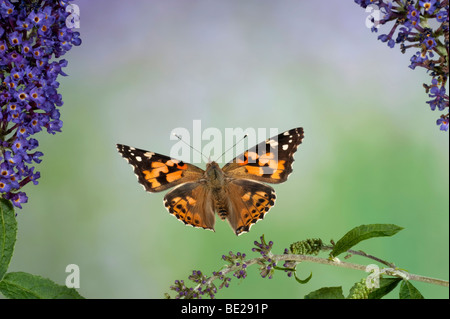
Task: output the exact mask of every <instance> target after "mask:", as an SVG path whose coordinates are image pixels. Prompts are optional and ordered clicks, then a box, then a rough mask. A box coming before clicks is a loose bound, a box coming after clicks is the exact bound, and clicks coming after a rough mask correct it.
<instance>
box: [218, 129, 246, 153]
mask: <svg viewBox="0 0 450 319" xmlns="http://www.w3.org/2000/svg"><path fill="white" fill-rule="evenodd" d="M246 137H247V134H245V135H244V136H243V137H242V138H241V139H240V140H239V141H237V142H236V143H234V145H233V146H231V147H230V148H229V149H227V150H226V151H225V152H223V153H222V155H220V156H219V158H221V157H222V156H224V155H225V154H226V153H227V152H228V151H229V150H231V149H232V148H234V147H235V146H236V144H238V143H240V142H241V141H242V140H243V139H244V138H246ZM219 158H218V159H219Z"/></svg>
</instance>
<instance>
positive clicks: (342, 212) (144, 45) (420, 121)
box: [10, 0, 449, 298]
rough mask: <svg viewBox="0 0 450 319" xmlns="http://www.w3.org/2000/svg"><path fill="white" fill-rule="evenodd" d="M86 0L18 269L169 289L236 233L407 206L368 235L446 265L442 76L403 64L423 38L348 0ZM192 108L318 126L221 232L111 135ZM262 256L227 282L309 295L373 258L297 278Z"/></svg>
mask: <svg viewBox="0 0 450 319" xmlns="http://www.w3.org/2000/svg"><path fill="white" fill-rule="evenodd" d="M75 3H76V4H78V5H79V7H80V12H81V28H80V29H79V31H80V32H81V37H82V40H83V44H82V45H81V46H80V47H74V48H73V49H72V50H71V51H70V52H69V53H68V54H67V55H66V56H64V58H66V59H67V60H68V61H69V65H68V67H67V68H66V69H65V72H66V73H68V74H69V76H68V77H65V78H61V79H60V82H61V87H60V93H61V94H62V95H63V100H64V101H65V104H64V106H63V107H62V108H61V113H62V120H63V121H64V127H63V132H62V133H60V134H57V135H54V136H50V135H46V134H45V133H40V135H38V136H37V138H38V139H39V143H40V147H39V150H40V151H42V152H44V154H45V155H44V157H43V162H42V163H41V164H39V165H38V167H37V168H38V170H39V171H40V172H41V176H42V177H41V179H40V180H39V185H38V186H33V185H27V186H26V188H25V189H24V191H26V192H27V194H28V196H29V202H28V204H26V205H24V208H23V209H22V210H17V214H18V215H17V219H18V223H19V235H18V242H17V245H16V248H15V255H14V258H13V260H12V263H11V266H10V271H27V272H30V273H33V274H39V275H42V276H44V277H49V278H51V279H52V280H54V281H56V282H58V283H60V284H64V282H65V278H66V276H67V275H68V274H67V273H65V268H66V265H68V264H72V263H74V264H77V265H78V266H79V267H80V271H81V288H80V289H79V291H80V293H81V294H82V295H83V296H85V297H87V298H161V297H163V293H164V292H168V291H169V286H170V285H172V284H173V282H174V280H176V279H186V278H187V276H188V275H189V274H190V273H191V271H192V270H193V269H200V270H202V271H203V272H204V273H206V274H210V273H211V272H212V271H214V270H218V269H219V268H220V267H221V266H222V265H223V262H222V260H221V256H222V255H223V254H227V253H228V251H230V250H231V251H233V252H237V251H240V252H246V253H247V255H248V256H249V257H256V254H255V253H252V252H251V248H252V246H253V241H254V240H257V239H259V237H260V236H261V235H262V234H265V237H266V239H267V240H272V241H274V243H275V244H274V252H276V253H282V252H283V250H284V248H286V247H288V246H289V245H290V244H291V243H292V242H295V241H298V240H302V239H306V238H310V237H320V238H322V239H323V240H324V241H329V240H330V239H335V240H337V239H339V238H340V237H341V236H342V235H343V234H344V233H346V232H347V231H348V230H350V229H351V228H353V227H355V226H358V225H361V224H369V223H394V224H397V225H399V226H402V227H404V228H405V229H404V230H402V231H401V232H400V233H399V234H397V235H396V236H394V237H392V238H382V239H373V240H370V241H367V242H363V243H361V244H360V245H358V246H356V248H357V249H362V250H364V251H365V252H367V253H370V254H373V255H376V256H378V257H381V258H383V259H386V260H388V261H391V262H393V263H395V264H396V265H397V266H399V267H401V268H405V269H407V270H408V271H410V272H412V273H416V274H421V275H426V276H431V277H437V278H442V279H447V280H448V273H449V267H448V261H449V256H448V251H449V248H448V243H449V232H448V228H449V227H448V226H449V220H448V215H449V197H448V192H449V183H448V177H449V168H448V161H449V150H448V133H443V132H440V131H439V129H438V127H437V126H436V125H435V121H436V119H437V118H438V116H439V114H438V113H433V112H431V111H430V110H429V107H428V106H427V104H426V103H425V101H426V100H427V99H428V98H427V96H426V94H425V92H424V89H423V87H422V83H429V82H430V77H429V76H427V75H426V74H425V71H424V70H420V69H417V70H415V71H412V70H411V69H409V68H408V65H409V58H410V56H411V55H412V54H414V53H415V52H413V51H408V52H407V53H406V54H401V53H400V50H399V49H398V48H395V49H389V48H388V47H387V46H386V45H385V44H382V43H381V42H380V41H378V40H377V39H376V38H377V36H378V34H374V33H371V32H370V30H369V29H367V28H366V27H365V18H366V16H367V15H368V14H367V13H365V12H364V10H363V9H361V8H360V7H359V6H358V5H356V4H355V3H354V2H353V1H350V0H349V1H314V2H312V1H297V0H295V1H294V0H282V1H269V0H249V1H239V0H232V1H206V0H205V1H183V0H170V1H143V0H140V1H117V0H115V1H111V0H110V1H105V0H96V1H87V0H83V1H81V0H79V1H75ZM389 30H390V28H389V27H384V28H382V29H381V31H380V33H387V32H389ZM196 119H199V120H201V121H202V127H203V128H204V129H205V128H207V127H216V128H218V129H220V130H221V131H222V132H223V131H224V130H225V128H236V127H241V128H247V127H252V128H267V129H269V128H278V129H279V132H282V131H284V130H287V129H290V128H293V127H297V126H302V127H304V129H305V139H304V142H303V144H302V145H301V147H300V148H299V150H298V152H297V154H296V156H295V159H296V161H295V163H294V172H293V174H292V175H291V176H290V178H289V181H288V182H286V183H284V184H281V185H276V186H275V187H274V188H275V189H276V191H277V194H278V196H277V203H276V205H275V207H274V208H272V210H271V211H270V214H268V215H267V216H266V218H265V220H264V221H261V222H259V223H257V224H256V225H255V226H253V227H252V229H251V231H250V232H249V233H247V234H244V235H242V236H239V237H236V236H235V235H234V234H233V233H232V231H231V229H230V227H229V226H228V225H227V223H226V222H222V221H220V220H217V223H216V232H215V233H213V232H210V231H205V230H201V229H193V228H192V227H186V226H184V225H183V224H182V223H180V222H178V221H177V220H176V219H174V218H173V217H172V216H170V215H169V214H168V213H167V211H166V210H165V208H164V206H163V203H162V199H163V197H164V194H165V193H158V194H149V193H146V192H144V191H143V189H142V187H141V186H140V185H139V184H138V183H137V181H136V177H135V176H134V174H133V172H132V170H131V167H130V166H129V165H128V164H127V163H126V161H125V160H124V159H122V158H121V157H120V155H119V154H118V153H117V151H116V149H115V144H116V143H123V144H128V145H131V146H135V147H140V148H144V149H148V150H151V151H154V152H158V153H162V154H169V152H170V148H171V147H172V145H174V143H175V141H172V140H170V132H171V130H172V129H174V128H176V127H185V128H187V129H189V130H192V123H193V120H196ZM200 166H201V167H205V164H200ZM350 261H353V262H359V263H365V264H369V263H370V261H369V260H365V259H361V258H357V257H352V259H350ZM252 268H253V269H250V270H249V275H248V278H247V279H245V280H242V281H238V280H233V281H232V282H231V285H230V288H228V289H224V290H222V291H220V292H219V293H218V294H217V297H218V298H303V296H304V295H305V294H307V293H309V292H311V291H313V290H315V289H318V288H320V287H323V286H339V285H342V286H343V289H344V293H345V294H347V293H348V290H349V289H350V287H351V286H352V284H353V283H354V282H356V281H359V280H360V279H362V278H363V277H365V276H367V274H366V273H361V272H357V271H354V270H346V269H338V268H336V269H335V268H334V267H328V266H322V265H314V264H306V263H305V264H302V265H300V266H299V276H300V277H302V278H304V277H307V276H308V275H309V273H310V272H312V273H313V277H312V279H311V281H310V282H309V283H308V284H307V285H299V284H297V283H296V282H295V281H294V280H293V279H292V278H287V276H285V274H284V273H282V272H278V273H275V275H274V279H271V280H269V279H261V278H260V277H259V275H258V270H257V269H256V268H255V267H252ZM413 284H414V285H416V287H417V288H418V289H419V290H420V291H421V292H422V293H423V295H424V296H425V297H427V298H448V297H449V294H448V288H443V287H437V286H431V285H426V284H421V283H413ZM397 294H398V290H397V292H396V293H395V294H391V295H390V296H391V297H397Z"/></svg>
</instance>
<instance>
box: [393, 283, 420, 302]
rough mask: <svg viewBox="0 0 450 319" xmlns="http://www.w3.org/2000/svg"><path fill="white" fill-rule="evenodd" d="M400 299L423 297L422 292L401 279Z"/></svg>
mask: <svg viewBox="0 0 450 319" xmlns="http://www.w3.org/2000/svg"><path fill="white" fill-rule="evenodd" d="M399 296H400V299H425V298H424V297H423V296H422V294H421V293H420V292H419V290H417V288H416V287H414V286H413V285H412V283H410V282H409V281H408V280H403V281H402V284H401V285H400V295H399Z"/></svg>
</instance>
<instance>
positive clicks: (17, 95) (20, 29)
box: [0, 0, 81, 208]
mask: <svg viewBox="0 0 450 319" xmlns="http://www.w3.org/2000/svg"><path fill="white" fill-rule="evenodd" d="M69 1H70V0H69ZM69 1H67V0H66V1H55V0H46V1H34V0H20V1H12V0H11V1H8V0H0V23H1V24H0V80H1V81H0V82H1V83H0V86H1V90H0V106H1V112H0V195H1V196H2V197H4V198H5V199H8V200H11V201H12V203H13V204H14V205H15V206H17V207H19V208H22V206H21V204H23V203H26V202H27V201H28V198H27V196H26V194H25V193H24V192H21V191H19V190H20V189H21V188H22V187H23V186H24V185H25V184H27V183H29V182H33V183H34V184H37V183H38V181H37V179H38V178H39V177H40V173H39V172H38V171H35V168H34V167H33V164H34V163H40V162H41V157H42V155H43V153H42V152H39V151H36V148H37V147H38V145H39V143H38V141H37V140H36V139H35V138H32V136H33V135H34V134H36V133H38V132H40V131H42V130H43V129H45V130H47V132H48V133H51V134H55V133H56V132H61V127H62V124H63V123H62V121H61V120H60V113H59V110H58V108H57V107H60V106H61V105H63V101H62V97H61V94H58V92H57V89H58V87H59V83H58V82H57V81H56V79H57V77H58V75H63V76H66V74H65V73H64V72H63V71H62V68H63V67H65V66H67V61H66V60H64V59H62V60H60V61H51V59H52V58H59V57H60V56H62V55H64V54H65V53H66V52H67V51H69V50H70V49H71V48H72V46H73V45H75V46H78V45H80V44H81V39H80V38H79V32H74V31H73V30H72V29H71V28H69V27H68V26H67V25H66V20H67V19H70V14H71V13H70V12H66V8H67V6H68V5H69V4H68V2H69Z"/></svg>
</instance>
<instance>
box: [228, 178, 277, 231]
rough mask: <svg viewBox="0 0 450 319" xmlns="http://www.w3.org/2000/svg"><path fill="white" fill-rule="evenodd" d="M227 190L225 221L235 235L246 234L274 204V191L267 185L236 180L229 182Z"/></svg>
mask: <svg viewBox="0 0 450 319" xmlns="http://www.w3.org/2000/svg"><path fill="white" fill-rule="evenodd" d="M227 188H228V193H229V194H230V196H229V199H230V205H229V208H230V209H229V214H228V215H227V220H228V222H229V224H230V226H231V228H232V229H233V230H234V232H235V233H236V235H240V234H242V233H245V232H248V231H249V230H250V227H251V226H252V225H253V224H255V223H256V222H257V221H259V220H261V219H263V218H264V216H265V215H266V214H267V212H268V211H269V209H270V208H271V207H272V206H273V205H274V204H275V199H276V195H275V191H274V189H273V188H272V187H270V186H269V185H265V184H263V183H260V182H256V181H251V180H245V179H236V180H233V181H232V182H230V183H229V184H228V186H227Z"/></svg>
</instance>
